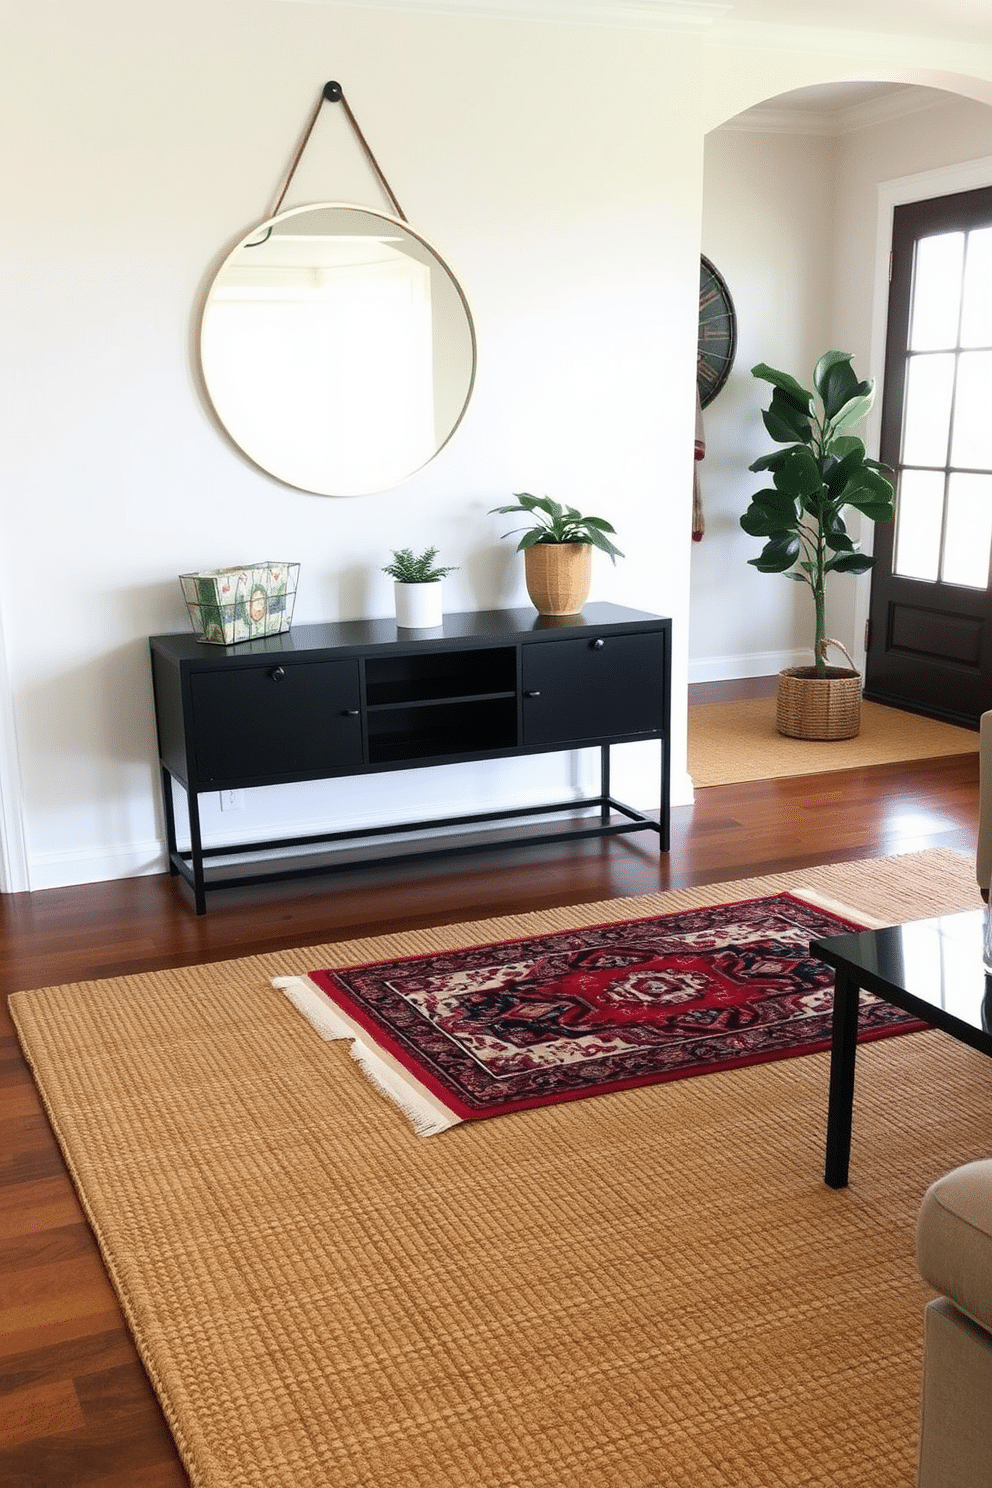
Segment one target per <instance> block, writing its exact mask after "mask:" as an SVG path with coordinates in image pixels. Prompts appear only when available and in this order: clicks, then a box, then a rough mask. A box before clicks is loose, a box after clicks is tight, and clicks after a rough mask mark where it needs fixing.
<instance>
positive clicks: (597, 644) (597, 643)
mask: <svg viewBox="0 0 992 1488" xmlns="http://www.w3.org/2000/svg"><path fill="white" fill-rule="evenodd" d="M589 645H590V646H591V647H592V649H593V651H602V649H603V647H604V646H605V645H606V642H605V641H604V640H603V638H602V636H597V637H596V639H595V640H594V641H590V642H589Z"/></svg>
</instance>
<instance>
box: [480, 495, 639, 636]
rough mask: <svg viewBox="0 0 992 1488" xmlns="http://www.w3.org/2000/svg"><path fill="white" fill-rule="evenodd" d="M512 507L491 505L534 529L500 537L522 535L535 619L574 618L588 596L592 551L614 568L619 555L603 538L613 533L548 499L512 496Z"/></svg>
mask: <svg viewBox="0 0 992 1488" xmlns="http://www.w3.org/2000/svg"><path fill="white" fill-rule="evenodd" d="M514 500H515V502H516V504H515V505H514V506H494V507H492V508H491V509H490V512H491V513H493V512H498V513H500V514H501V515H504V516H505V515H507V514H508V513H517V512H521V513H523V514H524V515H525V516H528V517H530V518H532V519H533V520H534V521H535V523H536V525H535V526H533V527H525V528H523V529H521V528H519V527H516V528H514V529H513V532H505V533H504V534H503V536H504V537H512V536H513V533H514V532H520V531H522V532H523V536H522V537H521V539H520V541H519V542H518V543H517V552H518V553H523V555H524V576H525V579H526V582H527V593H528V594H529V595H530V600H531V604H532V605H533V606H534V608H535V609H536V610H537V612H538V614H539V615H577V614H578V612H579V611H580V610H581V608H582V606H583V605H584V604H585V602H586V600H587V599H588V597H589V585H590V583H591V580H592V550H593V548H599V549H600V551H601V552H603V553H607V554H609V558H610V562H611V563H615V562H616V560H617V559H618V558H622V557H623V554H622V553H621V551H620V549H619V548H617V547H614V545H613V543H612V542H611V541H610V539H609V537H607V533H609V532H614V531H615V529H614V528H613V527H612V526H611V525H610V523H609V522H607V521H605V519H604V518H603V517H584V516H582V514H581V512H579V511H577V510H576V508H575V507H574V506H562V505H561V503H560V502H558V501H552V500H551V498H550V496H532V495H531V494H530V492H529V491H515V492H514Z"/></svg>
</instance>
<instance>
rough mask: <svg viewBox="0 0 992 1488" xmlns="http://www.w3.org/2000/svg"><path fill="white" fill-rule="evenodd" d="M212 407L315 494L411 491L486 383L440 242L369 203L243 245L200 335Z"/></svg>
mask: <svg viewBox="0 0 992 1488" xmlns="http://www.w3.org/2000/svg"><path fill="white" fill-rule="evenodd" d="M200 357H201V365H202V368H203V377H204V381H205V382H206V386H207V392H208V393H209V396H210V401H211V403H212V404H213V407H214V410H215V412H216V414H217V417H218V418H219V419H220V421H221V423H222V424H223V425H224V427H225V429H226V430H227V432H228V434H229V435H230V436H231V438H232V439H233V440H234V442H235V444H237V445H238V446H239V448H240V449H241V450H243V451H244V453H245V454H246V455H247V456H248V457H249V459H251V460H252V461H253V462H254V463H255V464H256V465H258V466H260V467H261V468H262V469H263V470H265V471H267V472H268V473H269V474H270V475H274V476H275V477H276V478H277V479H279V480H281V481H284V482H285V483H286V484H287V485H290V486H296V487H298V488H299V489H300V490H303V491H314V492H317V493H319V494H321V495H325V496H358V495H363V494H365V493H367V492H370V491H382V490H386V489H388V488H389V487H390V486H394V485H397V484H398V483H399V482H400V481H402V480H405V479H406V477H407V476H409V475H412V474H413V473H414V471H416V470H419V469H420V468H421V466H423V465H426V464H427V462H428V461H429V460H432V459H433V458H434V456H435V455H436V454H437V453H438V451H439V450H440V449H441V448H442V447H443V445H445V444H446V443H447V441H448V440H449V439H450V437H451V435H452V434H453V433H454V431H455V429H456V428H457V427H458V424H459V422H460V421H461V418H462V415H463V414H464V412H465V409H466V407H467V405H468V400H469V397H470V395H471V391H472V384H473V381H474V378H475V333H474V330H473V326H472V319H471V316H470V314H469V310H468V305H467V304H466V301H465V297H464V295H463V293H462V291H461V289H460V287H459V285H458V283H457V281H456V280H455V278H454V276H453V275H452V273H451V270H450V269H449V268H448V267H447V265H446V264H444V263H443V262H442V260H441V259H440V258H439V257H438V255H437V253H436V252H435V251H434V249H433V248H431V247H430V245H429V244H428V243H427V242H426V241H425V240H424V239H423V238H421V237H420V236H418V234H416V233H415V232H413V231H412V229H411V228H410V227H409V226H408V225H407V224H406V223H403V222H400V221H399V219H398V218H394V217H389V216H387V215H386V214H385V213H380V212H373V211H370V210H368V209H367V208H364V207H353V206H343V205H338V204H334V203H326V204H322V205H317V206H308V207H294V208H293V209H292V210H290V211H288V212H282V213H280V214H279V215H278V216H277V217H273V218H271V219H270V220H269V221H268V222H263V223H262V224H261V225H260V226H259V227H257V228H255V229H253V231H252V232H251V233H250V234H249V235H248V236H247V237H246V238H244V239H243V240H242V241H241V242H240V243H239V244H238V246H237V247H236V248H235V249H234V250H233V252H232V253H230V254H229V255H228V257H227V259H226V260H225V262H224V263H223V265H222V266H221V269H220V271H219V273H218V274H217V277H216V278H215V279H214V281H213V284H212V286H211V288H210V292H209V294H208V296H207V302H206V306H205V308H204V312H203V322H202V326H201V333H200Z"/></svg>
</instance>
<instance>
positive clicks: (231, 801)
mask: <svg viewBox="0 0 992 1488" xmlns="http://www.w3.org/2000/svg"><path fill="white" fill-rule="evenodd" d="M220 809H221V811H244V809H245V793H244V791H240V790H224V791H221V793H220Z"/></svg>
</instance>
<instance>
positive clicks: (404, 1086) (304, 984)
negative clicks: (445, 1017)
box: [272, 977, 462, 1137]
mask: <svg viewBox="0 0 992 1488" xmlns="http://www.w3.org/2000/svg"><path fill="white" fill-rule="evenodd" d="M272 985H273V987H278V989H279V991H280V992H282V993H284V994H285V996H286V997H288V998H289V1001H290V1002H291V1003H292V1004H293V1006H294V1007H295V1008H296V1010H297V1012H299V1013H302V1014H303V1016H304V1018H306V1020H307V1022H308V1023H309V1024H310V1026H311V1027H312V1028H313V1029H314V1031H315V1032H316V1033H319V1034H320V1036H321V1038H322V1039H327V1040H328V1041H332V1040H337V1039H349V1040H350V1041H351V1057H352V1059H354V1060H355V1062H356V1063H357V1064H358V1065H359V1066H360V1067H361V1069H362V1071H363V1072H364V1074H365V1076H366V1078H367V1079H368V1081H369V1082H370V1084H372V1085H374V1086H375V1087H376V1089H377V1090H378V1091H379V1092H380V1094H382V1095H384V1096H385V1097H386V1098H387V1100H390V1101H391V1102H392V1103H393V1105H394V1106H396V1107H397V1109H398V1110H400V1111H402V1112H403V1115H404V1116H405V1117H406V1118H407V1120H408V1121H409V1122H410V1125H411V1126H412V1127H413V1129H414V1131H415V1132H416V1133H417V1135H418V1137H435V1136H438V1135H439V1134H440V1133H441V1132H445V1131H448V1130H449V1129H450V1128H451V1127H453V1126H458V1125H460V1123H461V1119H462V1118H461V1117H460V1116H456V1115H455V1114H454V1112H453V1111H449V1110H448V1109H447V1108H446V1107H445V1106H443V1105H442V1104H441V1102H440V1101H439V1100H437V1099H436V1098H435V1097H434V1096H432V1095H431V1093H430V1092H429V1091H428V1090H425V1089H424V1087H423V1086H422V1085H421V1084H420V1082H419V1081H418V1080H415V1079H414V1078H413V1076H412V1075H410V1074H409V1073H408V1072H407V1071H406V1070H404V1069H403V1067H402V1065H400V1064H399V1063H398V1062H397V1061H396V1060H395V1059H391V1058H390V1057H389V1055H388V1054H383V1053H382V1052H381V1051H380V1050H379V1049H376V1048H374V1047H373V1046H372V1045H370V1044H369V1043H367V1042H366V1041H365V1040H364V1039H363V1038H362V1036H361V1032H360V1030H359V1029H358V1028H357V1027H356V1025H355V1024H353V1023H352V1022H351V1021H350V1019H348V1018H346V1017H345V1016H344V1015H343V1014H342V1013H340V1012H338V1010H337V1009H336V1008H335V1007H334V1005H333V1003H331V1001H330V1000H329V999H328V998H327V997H325V996H324V995H323V993H321V992H320V991H319V990H318V988H316V987H315V986H314V984H313V982H311V981H310V980H309V978H307V977H273V978H272Z"/></svg>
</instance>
